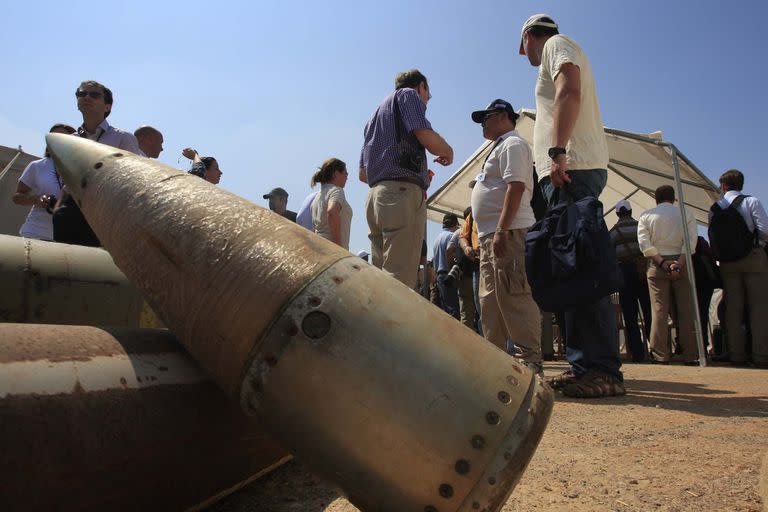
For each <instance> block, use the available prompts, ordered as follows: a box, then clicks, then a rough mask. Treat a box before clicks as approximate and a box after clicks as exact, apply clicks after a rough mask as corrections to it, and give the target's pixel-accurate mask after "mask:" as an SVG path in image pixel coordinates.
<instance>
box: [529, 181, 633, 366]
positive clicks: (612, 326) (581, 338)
mask: <svg viewBox="0 0 768 512" xmlns="http://www.w3.org/2000/svg"><path fill="white" fill-rule="evenodd" d="M568 174H569V175H570V177H571V183H569V184H568V185H567V186H566V187H563V188H561V189H560V190H559V192H558V200H559V201H563V200H568V201H569V202H573V201H577V200H579V199H582V198H584V197H587V196H593V197H600V192H602V191H603V188H605V184H606V183H607V181H608V171H606V170H605V169H590V170H583V171H572V172H569V173H568ZM540 185H541V191H542V192H543V193H544V197H546V198H547V201H548V202H550V203H551V202H552V196H553V194H554V193H555V187H554V185H552V182H551V181H550V179H549V176H546V177H544V178H542V180H541V182H540ZM563 316H564V324H565V325H564V326H563V327H565V357H566V359H567V360H568V362H569V363H571V369H572V370H573V372H574V373H575V374H576V375H582V374H584V373H585V372H586V371H587V370H589V369H591V368H595V369H597V370H601V371H603V372H605V373H608V374H610V375H613V376H614V377H616V378H618V379H619V380H623V379H624V377H623V375H622V373H621V371H620V370H619V368H621V360H620V359H619V331H618V327H617V325H616V311H615V308H614V307H613V304H612V303H611V297H610V296H605V297H603V298H601V299H598V300H597V301H595V302H593V303H592V304H587V305H584V306H581V307H578V308H576V309H574V310H571V311H566V312H565V314H564V315H563Z"/></svg>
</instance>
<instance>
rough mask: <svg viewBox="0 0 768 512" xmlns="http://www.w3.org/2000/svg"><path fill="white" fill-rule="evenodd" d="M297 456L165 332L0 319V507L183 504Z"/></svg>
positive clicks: (207, 499) (140, 507)
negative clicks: (284, 447) (36, 323)
mask: <svg viewBox="0 0 768 512" xmlns="http://www.w3.org/2000/svg"><path fill="white" fill-rule="evenodd" d="M289 458H290V457H289V456H288V454H287V452H285V450H284V449H283V448H281V447H280V446H279V445H278V444H277V443H275V442H274V441H273V439H272V438H271V437H270V436H268V435H267V434H265V433H264V431H263V430H262V429H261V428H260V427H259V425H258V424H257V423H256V422H255V421H254V420H253V418H249V417H248V416H246V415H245V414H243V413H242V411H240V408H239V407H238V405H237V403H236V402H233V401H232V400H230V399H228V398H227V397H226V395H224V393H223V392H222V391H221V390H220V389H219V387H218V386H216V385H215V384H214V383H213V382H212V381H211V380H210V379H209V378H208V377H207V376H206V375H205V373H204V372H202V370H201V369H200V367H199V366H198V365H197V364H196V363H195V362H194V360H192V358H190V357H189V356H188V355H187V354H186V352H185V351H184V350H183V348H182V347H181V345H180V344H179V343H178V342H177V341H176V339H175V337H174V336H173V335H172V334H171V333H170V332H169V331H167V330H160V329H128V328H103V329H100V328H96V327H87V326H58V325H35V324H9V323H0V475H1V476H0V510H3V511H12V510H25V511H37V510H45V511H50V510H99V511H103V510H110V511H112V510H126V511H127V510H131V511H133V510H185V509H188V508H191V507H195V506H197V505H200V504H204V503H207V502H210V501H211V500H213V499H215V498H216V497H218V496H221V495H224V494H226V493H228V492H230V491H232V490H236V489H238V488H240V487H241V486H242V485H244V484H245V483H247V482H248V481H251V480H253V479H254V478H256V477H258V476H259V475H261V474H264V473H266V472H268V471H270V470H271V469H272V468H274V467H275V466H276V465H279V464H281V463H282V462H285V461H286V460H288V459H289Z"/></svg>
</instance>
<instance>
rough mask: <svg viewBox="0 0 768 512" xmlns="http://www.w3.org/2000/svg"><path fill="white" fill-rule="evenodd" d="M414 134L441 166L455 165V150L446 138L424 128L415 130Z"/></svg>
mask: <svg viewBox="0 0 768 512" xmlns="http://www.w3.org/2000/svg"><path fill="white" fill-rule="evenodd" d="M413 134H414V135H416V138H417V139H418V140H419V142H420V143H421V145H422V146H424V147H425V148H427V151H429V152H430V153H432V154H433V155H435V156H436V157H437V158H435V162H437V163H439V164H440V165H451V164H452V163H453V148H452V147H451V146H449V145H448V143H447V142H446V141H445V139H444V138H442V137H441V136H440V134H439V133H437V132H436V131H434V130H429V129H426V128H422V129H419V130H413Z"/></svg>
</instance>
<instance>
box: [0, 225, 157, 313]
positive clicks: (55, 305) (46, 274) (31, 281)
mask: <svg viewBox="0 0 768 512" xmlns="http://www.w3.org/2000/svg"><path fill="white" fill-rule="evenodd" d="M0 322H18V323H37V324H64V325H109V326H120V327H162V324H161V322H160V321H159V320H158V319H157V317H156V316H155V314H154V313H153V312H152V310H151V308H149V306H148V305H147V303H146V302H145V301H144V299H143V297H142V296H141V294H140V293H139V290H138V289H137V288H136V287H135V286H133V285H132V284H131V282H130V281H128V278H126V277H125V275H124V274H123V273H122V272H120V270H119V269H118V268H117V267H116V266H115V264H114V262H113V261H112V257H111V256H110V255H109V253H108V252H107V251H105V250H103V249H99V248H96V247H83V246H79V245H68V244H60V243H56V242H46V241H42V240H33V239H30V238H21V237H18V236H10V235H0Z"/></svg>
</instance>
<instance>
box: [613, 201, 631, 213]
mask: <svg viewBox="0 0 768 512" xmlns="http://www.w3.org/2000/svg"><path fill="white" fill-rule="evenodd" d="M621 210H627V211H630V212H631V211H632V205H631V204H629V201H627V200H626V199H622V200H621V201H619V202H618V203H616V213H618V212H620V211H621Z"/></svg>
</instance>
